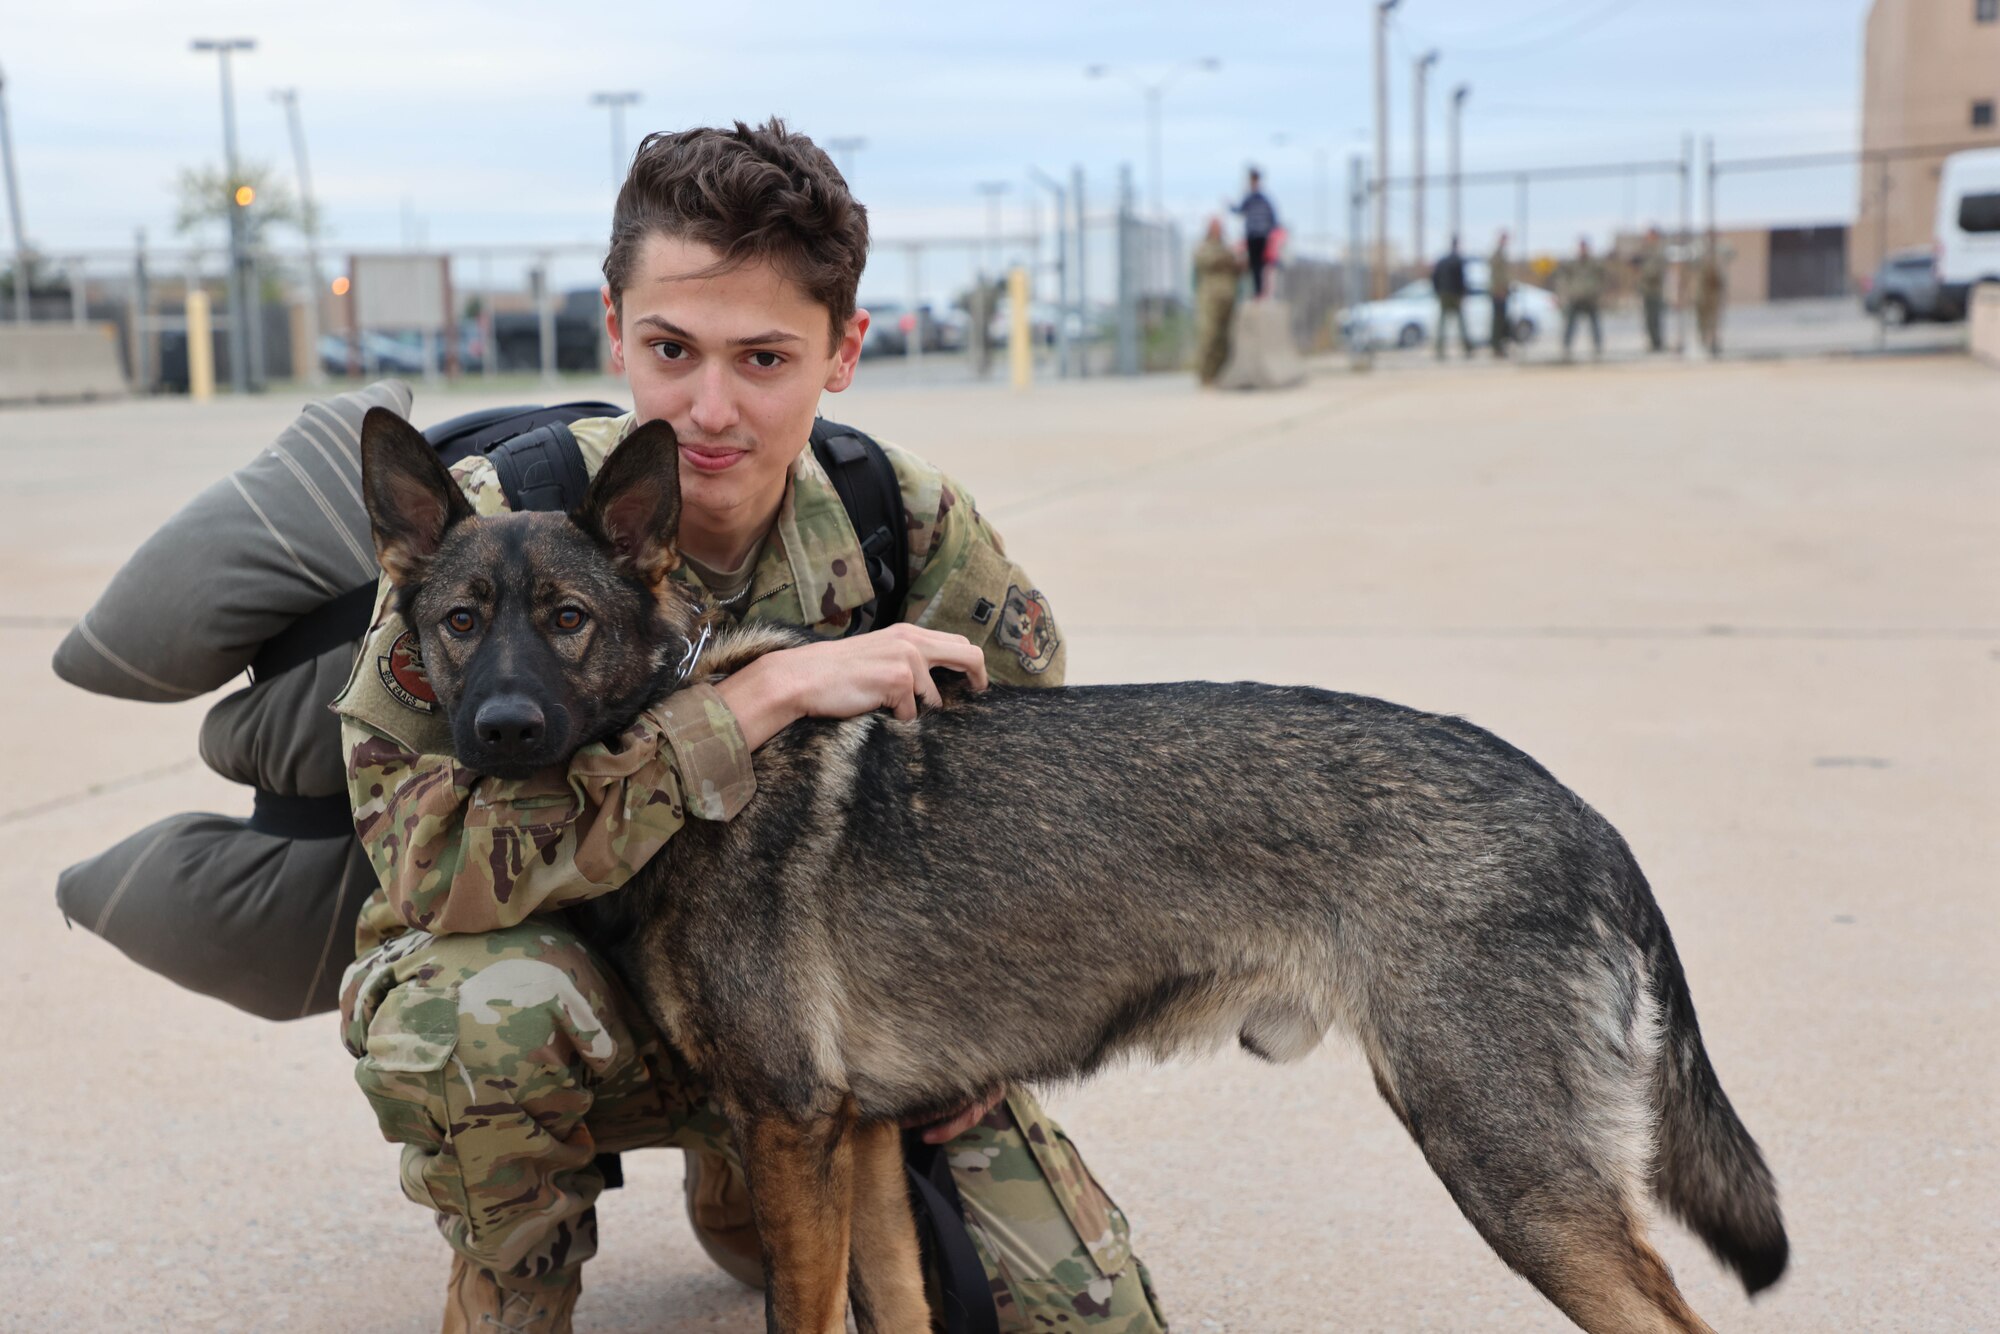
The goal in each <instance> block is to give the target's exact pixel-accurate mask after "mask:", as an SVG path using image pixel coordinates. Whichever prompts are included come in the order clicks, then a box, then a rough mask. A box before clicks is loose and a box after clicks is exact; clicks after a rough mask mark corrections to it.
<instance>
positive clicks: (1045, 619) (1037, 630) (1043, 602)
mask: <svg viewBox="0 0 2000 1334" xmlns="http://www.w3.org/2000/svg"><path fill="white" fill-rule="evenodd" d="M993 638H994V640H995V641H996V642H997V643H999V644H1001V645H1002V646H1004V647H1006V648H1010V649H1013V650H1014V652H1015V653H1016V654H1018V655H1019V656H1020V659H1021V667H1022V668H1023V670H1025V671H1027V672H1030V673H1036V672H1045V671H1047V670H1048V669H1049V664H1050V663H1052V662H1054V661H1055V658H1056V649H1057V648H1058V647H1060V646H1061V644H1062V641H1061V640H1060V639H1058V638H1057V637H1056V618H1055V616H1054V615H1053V614H1052V613H1051V612H1050V611H1049V604H1048V599H1046V598H1044V597H1043V596H1042V592H1041V590H1040V589H1038V588H1031V589H1029V590H1028V591H1027V592H1025V593H1023V592H1022V591H1021V586H1020V585H1019V584H1009V585H1007V601H1006V603H1005V605H1003V606H1002V607H1001V608H1000V624H999V625H998V626H996V627H995V628H994V631H993Z"/></svg>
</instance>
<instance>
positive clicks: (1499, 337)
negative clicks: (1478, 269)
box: [1486, 228, 1514, 357]
mask: <svg viewBox="0 0 2000 1334" xmlns="http://www.w3.org/2000/svg"><path fill="white" fill-rule="evenodd" d="M1486 272H1487V278H1486V290H1487V293H1488V294H1489V295H1490V296H1491V297H1492V298H1493V355H1494V356H1496V357H1504V356H1506V355H1507V343H1508V341H1509V339H1510V338H1511V336H1512V334H1513V332H1514V328H1513V325H1512V324H1511V323H1510V322H1509V321H1508V319H1507V298H1508V297H1509V296H1511V295H1512V294H1513V291H1514V264H1513V261H1512V260H1510V259H1508V258H1507V232H1506V229H1505V228H1502V229H1501V232H1500V237H1499V239H1498V240H1496V241H1495V242H1494V243H1493V258H1492V259H1490V260H1488V261H1487V268H1486Z"/></svg>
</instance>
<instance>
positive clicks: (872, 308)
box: [860, 301, 965, 357]
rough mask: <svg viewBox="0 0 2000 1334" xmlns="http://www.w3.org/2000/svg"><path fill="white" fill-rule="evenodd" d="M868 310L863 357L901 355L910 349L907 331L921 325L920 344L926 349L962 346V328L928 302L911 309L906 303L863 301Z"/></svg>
mask: <svg viewBox="0 0 2000 1334" xmlns="http://www.w3.org/2000/svg"><path fill="white" fill-rule="evenodd" d="M860 306H861V308H862V309H863V310H865V311H867V312H868V336H867V337H866V338H864V339H863V340H862V343H861V355H862V356H864V357H900V356H903V355H904V354H905V353H907V352H908V351H909V350H910V331H911V330H912V329H915V328H917V327H919V326H920V325H921V326H922V328H923V342H922V343H921V344H920V346H921V347H922V348H923V350H924V351H926V352H950V351H953V350H954V349H955V348H962V347H964V346H965V342H964V339H963V336H962V335H963V330H962V329H961V328H959V327H958V326H957V325H955V324H954V323H953V322H952V321H951V320H949V319H947V318H945V316H944V315H943V314H942V313H940V312H939V311H937V310H934V309H933V308H932V307H931V306H930V304H929V303H928V302H926V303H925V304H923V305H921V306H918V307H917V308H916V309H915V310H914V311H912V310H911V309H910V307H909V305H908V303H907V302H902V301H863V302H861V303H860Z"/></svg>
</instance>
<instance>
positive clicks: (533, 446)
mask: <svg viewBox="0 0 2000 1334" xmlns="http://www.w3.org/2000/svg"><path fill="white" fill-rule="evenodd" d="M486 458H487V460H488V461H489V462H490V463H492V465H493V471H494V472H496V473H498V474H499V476H500V489H501V490H502V491H504V492H506V493H507V506H508V508H510V509H512V510H514V511H516V512H517V513H526V512H527V511H529V510H554V511H557V512H558V513H567V512H568V511H570V510H573V509H575V508H576V507H577V506H578V505H580V504H581V503H583V495H584V492H585V491H586V490H588V489H589V487H590V472H589V470H588V469H586V468H585V467H584V466H583V450H582V449H581V448H580V447H579V446H578V445H577V443H576V436H575V434H574V433H572V432H571V431H570V429H569V423H568V422H561V421H549V422H543V423H542V424H541V425H540V426H537V427H535V428H534V429H533V430H531V431H528V432H526V433H525V434H522V435H517V436H514V437H512V438H511V439H507V440H503V441H500V442H499V443H498V444H494V445H490V446H488V447H487V450H486Z"/></svg>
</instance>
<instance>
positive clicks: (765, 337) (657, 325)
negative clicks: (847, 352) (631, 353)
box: [632, 315, 804, 347]
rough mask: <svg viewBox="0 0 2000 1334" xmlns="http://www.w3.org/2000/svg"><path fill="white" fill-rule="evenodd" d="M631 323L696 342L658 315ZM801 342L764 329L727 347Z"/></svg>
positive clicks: (731, 342)
mask: <svg viewBox="0 0 2000 1334" xmlns="http://www.w3.org/2000/svg"><path fill="white" fill-rule="evenodd" d="M632 323H633V324H634V325H636V326H643V327H645V328H650V329H658V330H659V331H660V332H661V333H663V334H665V335H667V337H669V338H678V339H680V340H681V341H682V342H684V343H692V342H695V341H696V339H695V336H694V335H693V334H691V333H689V332H688V331H687V330H686V329H683V328H681V327H680V325H678V324H675V323H674V322H673V321H672V320H669V319H665V318H663V317H661V316H659V315H641V316H640V317H639V318H638V319H636V320H634V321H632ZM802 341H804V340H803V339H801V338H800V337H799V336H798V335H797V334H795V333H786V332H785V331H784V330H783V329H766V330H765V331H764V332H763V333H759V334H751V335H750V336H749V337H747V338H732V339H730V340H729V345H730V346H731V347H762V346H766V345H768V344H771V343H797V342H802Z"/></svg>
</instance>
